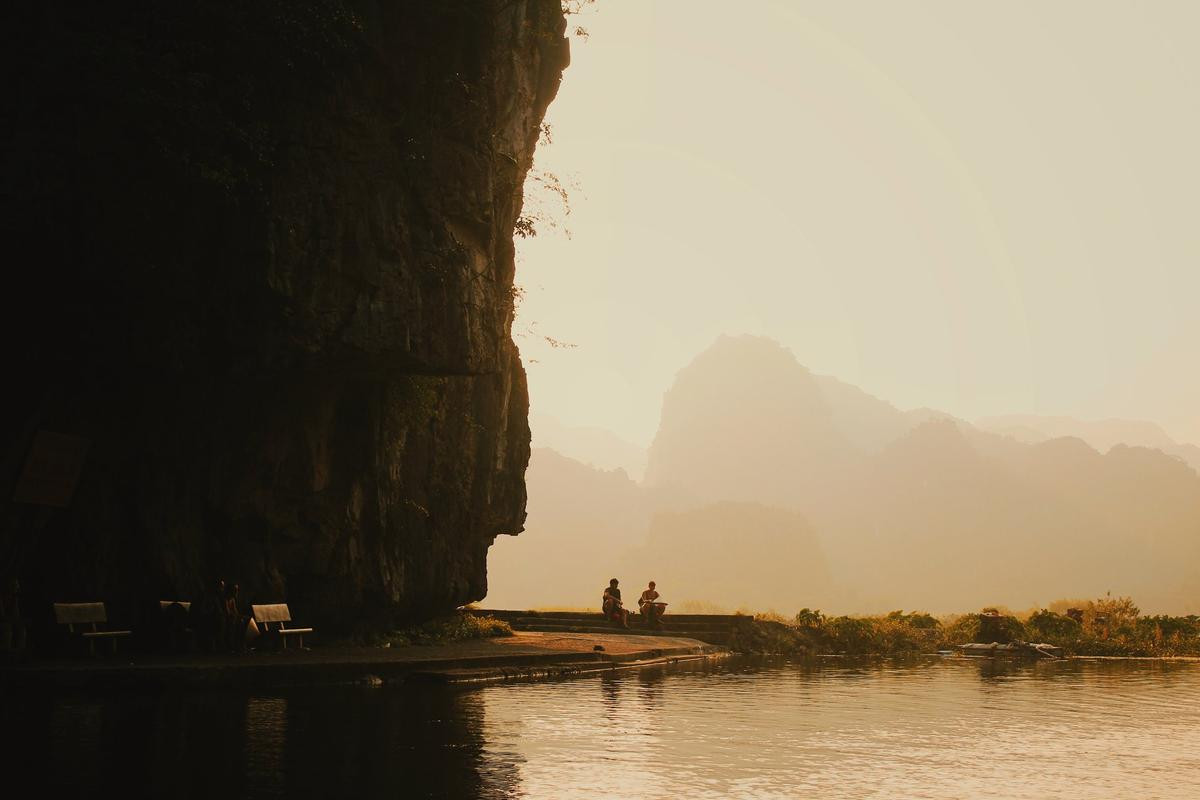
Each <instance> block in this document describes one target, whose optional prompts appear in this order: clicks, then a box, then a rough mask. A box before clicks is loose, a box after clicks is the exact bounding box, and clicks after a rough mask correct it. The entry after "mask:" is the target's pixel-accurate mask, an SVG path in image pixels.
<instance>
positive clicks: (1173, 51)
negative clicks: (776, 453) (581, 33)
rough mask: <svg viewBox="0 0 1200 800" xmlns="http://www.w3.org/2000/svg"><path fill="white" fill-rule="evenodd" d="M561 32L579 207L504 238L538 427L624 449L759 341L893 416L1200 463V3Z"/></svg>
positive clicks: (620, 4) (623, 2)
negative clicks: (1088, 434)
mask: <svg viewBox="0 0 1200 800" xmlns="http://www.w3.org/2000/svg"><path fill="white" fill-rule="evenodd" d="M572 23H573V24H580V25H583V26H585V27H586V28H587V30H588V33H589V37H588V39H587V40H586V41H582V40H580V39H576V40H575V41H573V52H572V64H571V66H570V68H569V69H568V70H567V72H566V75H565V78H564V84H563V90H562V92H561V93H560V94H559V96H558V98H557V99H556V100H555V102H554V103H553V105H552V106H551V108H550V113H549V117H548V121H549V122H550V123H551V125H552V129H553V144H551V145H549V146H543V147H542V148H541V149H540V150H539V152H538V156H537V158H538V167H539V168H541V169H546V170H549V171H552V172H554V173H555V174H557V175H559V176H560V177H562V178H564V179H566V180H568V181H570V180H574V181H577V182H578V184H579V188H578V189H576V190H575V191H573V193H572V197H571V201H570V205H571V213H570V215H569V217H567V218H566V223H567V226H568V227H569V228H570V230H571V232H572V237H571V238H570V239H569V240H568V239H567V238H566V237H564V236H562V235H561V234H556V233H554V232H552V231H549V230H545V229H544V230H543V231H542V233H541V234H540V235H539V236H538V237H536V238H534V239H530V240H526V241H524V242H522V243H521V249H520V258H521V260H520V263H519V266H518V276H517V279H518V282H519V283H520V284H521V285H522V286H524V288H525V289H526V291H527V295H526V298H525V300H524V302H523V304H522V307H521V309H520V314H519V319H518V322H517V324H516V326H515V329H514V330H515V332H516V333H517V335H518V339H517V341H518V344H519V345H520V346H521V349H522V352H523V355H524V357H525V359H526V363H527V365H528V369H529V381H530V390H531V396H532V408H533V413H534V415H535V419H536V416H537V415H539V414H541V415H546V416H550V417H554V418H556V419H558V420H560V421H562V422H563V423H565V424H569V425H589V426H597V427H602V428H606V429H609V430H611V431H614V432H616V433H617V434H619V435H620V436H622V437H624V438H626V439H628V440H630V441H633V442H635V443H637V444H640V445H646V444H648V443H649V441H650V440H651V439H652V438H653V436H654V433H655V430H656V428H657V426H658V421H659V413H660V409H661V401H662V395H663V392H664V391H665V390H666V389H667V388H668V387H669V386H670V384H671V381H672V380H673V378H674V376H675V373H676V372H677V371H678V370H679V369H680V368H681V367H683V366H684V365H685V364H687V363H688V362H689V361H690V360H691V359H692V358H693V357H695V356H696V354H697V353H699V352H701V351H702V350H704V348H706V347H707V346H708V345H710V344H711V343H712V341H713V340H714V339H715V338H716V337H717V336H719V335H720V334H723V333H730V334H736V333H753V334H760V335H764V336H768V337H771V338H773V339H775V340H777V341H779V342H781V343H783V344H784V345H785V346H787V347H789V348H790V349H791V350H792V351H793V352H794V353H795V355H796V357H797V359H798V360H799V361H800V362H801V363H802V364H804V365H805V366H807V367H808V368H809V369H811V370H813V371H814V372H817V373H823V374H830V375H835V376H837V377H839V378H841V379H843V380H845V381H848V382H849V383H852V384H856V385H858V386H861V387H862V388H863V389H865V390H867V391H868V392H871V393H872V394H875V395H878V396H880V397H882V398H885V399H887V400H888V401H890V402H892V403H894V404H896V405H897V406H899V407H902V408H905V407H921V406H928V407H934V408H939V409H942V410H944V411H947V412H949V413H952V414H955V415H957V416H959V417H962V418H965V419H976V418H979V417H982V416H989V415H999V414H1013V413H1038V414H1056V415H1069V416H1073V417H1078V418H1082V419H1100V418H1106V417H1128V418H1137V419H1148V420H1153V421H1155V422H1158V423H1160V424H1162V425H1163V426H1164V427H1165V428H1166V429H1167V431H1168V432H1169V433H1170V434H1171V435H1173V436H1174V437H1175V438H1176V439H1180V440H1185V441H1200V369H1197V359H1196V352H1197V343H1200V315H1198V314H1197V313H1196V303H1197V300H1198V299H1200V269H1198V268H1197V267H1198V266H1200V265H1198V264H1197V254H1198V253H1200V226H1198V225H1197V224H1196V220H1197V219H1200V192H1198V191H1197V187H1198V186H1200V155H1198V153H1200V148H1197V147H1196V144H1195V143H1196V142H1198V141H1200V104H1198V103H1197V101H1196V98H1197V97H1200V87H1198V86H1197V79H1198V76H1200V50H1198V49H1197V48H1196V47H1194V36H1195V31H1196V30H1198V29H1200V4H1196V3H1191V2H1156V3H1153V4H1129V3H1113V2H1056V3H1042V2H1020V3H1016V2H1010V3H1003V4H981V3H961V2H923V3H882V2H881V3H870V4H867V3H845V2H823V3H809V2H798V1H797V0H764V1H763V2H756V3H738V4H730V3H726V2H711V1H710V0H658V1H657V2H652V3H651V2H630V1H629V0H600V2H598V3H596V4H595V5H594V6H593V9H592V10H591V11H589V12H588V13H585V14H582V15H580V16H578V17H575V18H573V20H572ZM531 331H532V332H531ZM543 334H544V335H547V336H550V337H553V338H554V339H557V340H561V341H565V342H569V343H571V344H574V345H577V346H576V347H574V348H554V347H551V346H550V345H549V343H548V342H547V341H546V340H545V339H543V338H541V336H540V335H543ZM534 435H535V445H536V444H537V426H536V424H535V426H534Z"/></svg>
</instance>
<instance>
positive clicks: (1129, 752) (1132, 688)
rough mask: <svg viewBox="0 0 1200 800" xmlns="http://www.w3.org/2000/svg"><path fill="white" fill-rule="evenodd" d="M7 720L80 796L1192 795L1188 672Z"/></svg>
mask: <svg viewBox="0 0 1200 800" xmlns="http://www.w3.org/2000/svg"><path fill="white" fill-rule="evenodd" d="M4 701H5V702H4V710H3V712H0V717H2V718H3V721H4V728H5V730H6V731H19V732H21V733H20V734H19V737H20V738H19V739H18V740H17V742H16V744H15V745H14V746H13V747H12V748H11V749H10V750H9V753H8V754H7V755H9V756H13V757H14V760H13V761H12V763H14V764H17V765H20V769H21V771H26V770H28V771H29V773H28V774H34V775H41V776H42V779H43V780H42V781H41V783H42V785H43V786H45V788H53V789H75V790H78V791H80V792H82V794H81V796H92V795H95V794H97V793H98V792H99V791H100V790H102V789H110V790H113V791H116V792H121V793H124V794H126V795H127V796H135V795H143V794H152V795H158V796H166V795H175V796H194V797H209V796H216V795H217V794H220V793H225V794H227V795H228V796H231V797H238V796H251V797H283V796H288V797H300V796H324V797H372V798H373V797H391V798H406V797H464V798H466V797H484V798H501V797H530V798H559V797H588V798H594V797H598V796H607V797H613V798H659V797H661V798H680V797H686V798H689V799H690V800H694V799H695V798H709V797H711V798H726V797H755V798H757V797H763V798H766V797H780V798H784V797H786V798H799V797H803V798H861V797H878V798H918V797H919V798H1039V799H1041V798H1060V797H1061V798H1075V799H1079V798H1106V800H1107V799H1110V798H1188V799H1189V800H1192V799H1193V798H1197V797H1200V664H1196V663H1163V662H1136V661H1133V662H1128V661H1127V662H1078V661H1075V662H1059V663H1036V664H1011V663H992V662H977V661H964V660H946V661H941V660H934V659H924V660H920V661H916V662H911V663H903V664H896V663H853V664H852V663H844V662H818V663H815V664H794V663H787V662H783V661H750V660H735V661H731V662H729V663H727V664H724V665H721V666H718V667H709V668H703V669H689V670H679V669H676V670H655V671H646V672H642V673H627V674H621V675H617V676H609V677H595V678H582V679H577V680H570V681H559V682H552V683H532V684H518V685H509V686H490V687H485V688H478V689H470V690H460V689H446V688H439V687H426V688H418V687H403V688H382V689H371V688H367V687H336V688H309V689H293V690H288V691H286V692H281V693H274V694H251V695H247V694H244V693H232V692H229V693H219V692H214V693H198V692H187V693H170V692H168V693H156V694H133V693H122V694H108V695H104V696H103V697H98V698H93V697H88V696H86V695H80V694H65V695H63V694H60V695H55V696H39V695H31V694H27V693H26V694H17V695H14V693H11V692H5V693H4ZM7 760H8V759H7V758H6V761H7ZM35 765H36V766H35Z"/></svg>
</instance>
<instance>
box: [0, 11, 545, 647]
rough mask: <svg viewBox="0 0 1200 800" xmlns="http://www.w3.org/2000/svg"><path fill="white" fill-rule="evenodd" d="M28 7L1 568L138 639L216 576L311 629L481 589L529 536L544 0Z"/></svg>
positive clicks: (424, 608)
mask: <svg viewBox="0 0 1200 800" xmlns="http://www.w3.org/2000/svg"><path fill="white" fill-rule="evenodd" d="M31 5H32V6H33V7H32V8H22V9H10V10H9V11H7V12H5V15H6V16H7V17H8V19H7V20H6V22H7V23H8V24H6V25H5V30H6V33H5V34H4V36H5V37H6V48H5V49H6V53H7V54H6V56H5V58H6V59H8V60H9V62H10V63H8V64H6V66H9V67H10V71H9V74H10V75H18V76H20V77H19V78H18V80H17V83H18V87H17V90H16V91H15V92H14V93H13V94H12V95H11V96H10V97H9V98H8V99H6V100H5V101H4V102H5V103H6V104H7V105H8V106H9V108H8V109H7V111H8V112H9V116H8V118H9V119H11V120H15V124H14V125H13V126H12V128H11V130H10V131H9V134H8V136H9V138H8V141H7V142H6V145H7V147H6V152H7V158H6V173H7V175H6V181H5V187H6V188H5V193H6V198H5V199H6V205H8V206H9V208H10V209H11V211H10V213H8V214H7V215H6V220H5V226H6V230H5V233H6V236H7V237H8V242H9V243H10V245H12V246H13V249H14V251H16V252H20V251H24V252H27V253H36V257H34V258H33V259H31V260H28V261H25V262H24V263H22V264H21V265H20V266H19V268H18V269H17V270H15V271H14V273H13V274H14V276H15V275H20V276H21V279H20V280H19V281H18V280H16V278H15V277H13V278H12V279H11V280H10V284H9V287H8V291H6V292H5V295H6V296H5V302H4V309H3V311H4V318H5V319H4V324H5V331H4V333H5V337H4V346H5V348H6V350H7V351H8V354H7V356H6V359H5V360H6V363H7V364H8V365H9V374H10V378H13V379H14V380H13V383H11V384H10V386H15V390H14V391H12V392H10V393H9V395H8V396H7V397H6V399H5V414H4V416H3V419H2V424H3V430H4V440H3V446H4V450H3V457H4V462H3V469H4V473H3V475H4V479H5V481H6V489H5V495H4V498H3V502H4V503H5V506H4V516H3V526H4V529H3V531H4V532H3V550H2V551H0V558H3V561H2V562H0V572H2V573H3V575H2V576H0V577H4V578H5V579H8V578H10V577H12V576H19V577H20V579H21V582H22V588H23V593H24V594H25V595H26V598H25V602H26V607H27V608H30V607H31V606H32V605H33V604H35V603H36V604H38V606H39V607H44V604H45V602H47V601H49V600H51V599H105V600H108V601H110V603H114V604H115V605H116V607H117V609H118V613H126V614H129V615H131V616H134V617H136V616H137V614H138V609H139V608H142V607H146V604H148V603H150V602H152V601H154V600H157V599H159V598H173V597H181V598H189V597H193V596H195V594H196V593H197V591H198V590H199V588H200V586H201V585H202V582H206V581H208V580H210V579H211V578H212V577H214V576H222V577H225V578H226V579H228V580H233V581H238V582H240V583H241V585H242V590H243V596H244V597H245V599H246V600H247V601H248V602H275V601H280V600H286V601H288V602H289V603H291V605H292V608H293V611H294V612H295V613H296V615H297V616H298V617H300V618H302V619H304V620H312V621H314V622H316V623H317V624H319V625H334V626H337V627H345V626H347V625H350V624H353V623H354V622H355V621H359V620H372V621H376V620H378V621H384V620H389V621H390V620H392V619H396V618H401V619H415V618H421V617H424V616H427V615H429V614H432V613H435V612H438V611H441V610H446V609H449V608H452V607H454V606H455V605H458V604H461V603H464V602H467V601H470V600H474V599H478V598H481V597H483V596H484V594H485V593H486V565H485V557H486V555H487V550H488V547H489V546H490V545H491V543H492V541H493V539H494V538H495V537H496V536H497V535H499V534H515V533H517V532H519V531H520V530H521V528H522V524H523V521H524V517H525V485H524V477H523V476H524V471H525V466H526V463H527V460H528V457H529V429H528V424H527V419H526V417H527V407H528V398H527V390H526V383H525V374H524V370H523V368H522V366H521V362H520V358H519V355H518V352H517V349H516V347H515V346H514V344H513V342H512V339H511V336H510V326H511V322H512V314H513V294H512V289H513V273H514V261H513V242H512V231H513V225H514V222H515V221H516V219H517V217H518V215H519V213H520V209H521V201H522V196H521V190H522V184H523V181H524V177H525V174H526V172H527V171H528V169H529V168H530V165H531V163H532V157H533V151H534V147H535V144H536V141H537V139H538V135H539V126H540V123H541V120H542V117H543V114H544V112H545V110H546V108H547V105H548V104H549V103H550V101H551V100H552V99H553V97H554V95H555V93H556V92H557V89H558V84H559V80H560V77H561V73H562V70H563V69H564V68H565V66H566V64H567V61H568V47H567V41H566V39H565V38H564V37H563V32H564V29H565V21H564V18H563V15H562V13H561V10H560V8H559V2H558V0H472V2H465V1H464V2H444V3H429V2H424V1H423V0H412V1H410V2H384V0H352V1H351V0H347V1H346V2H334V1H333V0H325V1H320V0H271V1H267V0H264V2H261V3H253V4H245V3H237V2H233V1H232V0H228V2H210V3H180V4H157V3H127V4H117V5H118V6H119V7H118V8H113V7H111V6H110V5H109V4H86V5H85V4H66V5H60V4H55V3H48V4H31ZM77 6H78V7H77ZM39 432H55V433H61V434H67V435H69V437H71V438H70V439H65V440H63V441H66V442H68V446H67V447H66V451H67V454H66V455H65V456H63V455H62V454H61V453H60V454H59V456H57V458H58V461H57V466H56V465H55V464H56V462H55V459H56V456H55V455H54V453H53V452H49V451H48V452H43V453H40V454H39V451H38V448H39V445H38V443H37V442H38V434H39ZM41 441H42V445H41V446H42V448H43V450H45V449H46V447H47V445H46V439H45V437H43V439H42V440H41ZM71 442H74V443H75V445H74V451H73V452H74V455H71V452H72V446H71V445H70V443H71ZM53 449H54V448H53V447H50V451H53ZM60 450H61V448H60ZM72 459H75V460H77V461H78V464H76V466H78V467H79V478H78V484H77V486H75V488H74V490H73V492H70V491H67V494H68V495H69V501H68V502H67V504H66V505H65V506H63V507H54V506H52V505H46V503H47V502H53V498H49V499H47V498H45V497H43V498H41V501H40V502H29V501H31V500H33V501H38V497H37V494H38V492H37V490H36V489H37V487H36V485H35V486H34V488H33V489H32V490H31V489H30V485H31V484H30V482H31V481H32V482H33V484H36V483H37V481H38V480H39V470H41V471H42V473H46V474H42V475H41V479H43V480H44V481H48V484H47V485H48V486H49V487H50V488H49V493H50V494H54V491H55V488H54V484H55V481H57V482H58V484H59V486H58V489H59V490H62V489H63V487H62V484H64V483H66V484H70V483H71V482H72V477H73V476H72V470H73V467H72V464H71V463H70V462H71V461H72ZM55 470H57V476H56V474H55ZM68 489H69V487H68ZM60 493H61V492H60ZM22 501H24V502H22Z"/></svg>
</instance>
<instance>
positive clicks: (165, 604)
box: [158, 600, 192, 611]
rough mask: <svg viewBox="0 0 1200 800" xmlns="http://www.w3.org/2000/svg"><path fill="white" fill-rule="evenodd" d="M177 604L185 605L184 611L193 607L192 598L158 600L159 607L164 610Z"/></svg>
mask: <svg viewBox="0 0 1200 800" xmlns="http://www.w3.org/2000/svg"><path fill="white" fill-rule="evenodd" d="M175 605H178V606H183V610H184V611H188V610H190V609H191V607H192V603H191V601H190V600H159V601H158V607H159V609H160V610H162V611H166V610H167V609H168V608H170V607H171V606H175Z"/></svg>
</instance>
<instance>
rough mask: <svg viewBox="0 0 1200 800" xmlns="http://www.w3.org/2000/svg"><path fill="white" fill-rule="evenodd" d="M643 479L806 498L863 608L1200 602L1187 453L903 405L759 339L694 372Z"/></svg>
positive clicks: (722, 348)
mask: <svg viewBox="0 0 1200 800" xmlns="http://www.w3.org/2000/svg"><path fill="white" fill-rule="evenodd" d="M646 482H647V483H648V484H649V485H651V486H654V487H657V488H659V489H665V488H673V489H675V490H678V491H686V492H689V493H691V494H693V495H695V496H696V497H698V498H700V499H701V501H702V502H704V503H713V502H718V501H725V500H729V501H738V502H761V503H765V504H768V505H772V506H777V507H780V508H786V509H791V510H794V511H798V512H800V513H802V514H804V516H805V517H806V518H807V519H808V520H810V521H811V523H812V525H813V527H814V529H815V530H816V532H817V535H818V538H819V540H820V542H821V544H822V549H823V551H824V553H825V555H826V557H827V558H828V560H829V564H830V569H831V572H832V573H833V576H834V579H835V583H836V586H837V589H836V590H835V591H834V592H833V594H832V595H831V596H832V598H833V600H834V601H835V602H842V603H845V604H848V605H850V606H853V607H855V608H860V609H863V610H880V609H886V608H887V607H889V606H900V605H906V606H909V607H911V606H912V605H913V604H915V605H918V606H921V607H924V608H927V609H929V610H935V611H937V610H952V609H954V608H972V607H975V606H977V605H980V604H984V603H1006V604H1011V605H1022V604H1024V605H1030V604H1033V603H1037V602H1048V601H1050V600H1053V599H1055V598H1057V597H1063V596H1070V595H1092V594H1098V593H1100V594H1102V593H1103V592H1104V591H1106V590H1112V591H1114V592H1122V593H1132V594H1134V595H1135V596H1136V597H1137V598H1138V599H1139V600H1140V601H1141V602H1142V604H1143V605H1144V606H1145V607H1147V608H1161V609H1164V610H1167V609H1169V610H1173V611H1179V610H1194V609H1198V608H1200V568H1198V567H1197V566H1196V565H1197V564H1198V561H1197V556H1200V477H1197V475H1196V474H1195V473H1194V472H1193V471H1192V470H1191V469H1190V468H1188V466H1186V465H1185V464H1184V463H1182V462H1181V461H1180V460H1179V459H1178V458H1175V457H1173V456H1172V455H1168V454H1165V453H1163V452H1160V451H1159V450H1155V449H1149V448H1143V447H1129V446H1126V445H1123V444H1122V445H1117V446H1114V447H1112V448H1111V449H1109V450H1108V452H1107V453H1106V454H1104V455H1102V454H1101V453H1099V452H1097V451H1096V450H1095V449H1093V448H1092V447H1090V446H1089V445H1088V444H1087V443H1085V442H1084V441H1082V440H1080V439H1061V438H1059V439H1050V440H1046V441H1042V442H1039V443H1037V444H1029V443H1024V442H1020V441H1017V440H1015V439H1013V438H1011V437H1009V436H1005V435H1000V434H997V433H993V432H989V431H984V430H980V429H978V428H975V427H974V426H972V425H970V424H968V423H966V422H964V421H962V420H957V419H954V418H953V417H950V416H949V415H946V414H942V413H940V412H937V411H933V410H928V409H922V410H918V411H909V412H905V411H901V410H899V409H896V408H894V407H893V406H891V405H889V404H888V403H886V402H884V401H882V400H879V399H877V398H874V397H871V396H870V395H868V394H866V393H864V392H862V391H861V390H858V389H857V388H855V387H853V386H849V385H848V384H845V383H843V382H841V381H838V380H836V379H833V378H827V377H816V376H813V375H811V374H810V373H809V372H808V371H807V370H805V369H804V368H803V367H802V366H801V365H800V364H799V363H797V361H796V359H795V358H794V356H793V355H792V354H791V353H790V352H789V351H788V350H786V349H785V348H783V347H782V346H780V345H779V344H777V343H775V342H773V341H770V340H767V339H762V338H759V337H749V336H743V337H722V338H721V339H719V340H718V341H717V342H716V343H714V344H713V345H712V347H710V348H709V349H708V350H707V351H705V352H704V353H702V354H701V355H700V356H698V357H697V358H696V359H695V360H694V361H693V362H692V363H691V364H690V365H688V366H687V367H685V368H684V369H683V370H681V371H680V373H679V375H678V377H677V379H676V381H675V384H674V385H673V386H672V388H671V389H670V390H669V391H668V393H667V395H666V397H665V399H664V403H663V414H662V423H661V428H660V431H659V435H658V436H657V437H656V438H655V440H654V443H653V445H652V446H651V450H650V459H649V467H648V470H647V474H646Z"/></svg>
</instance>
